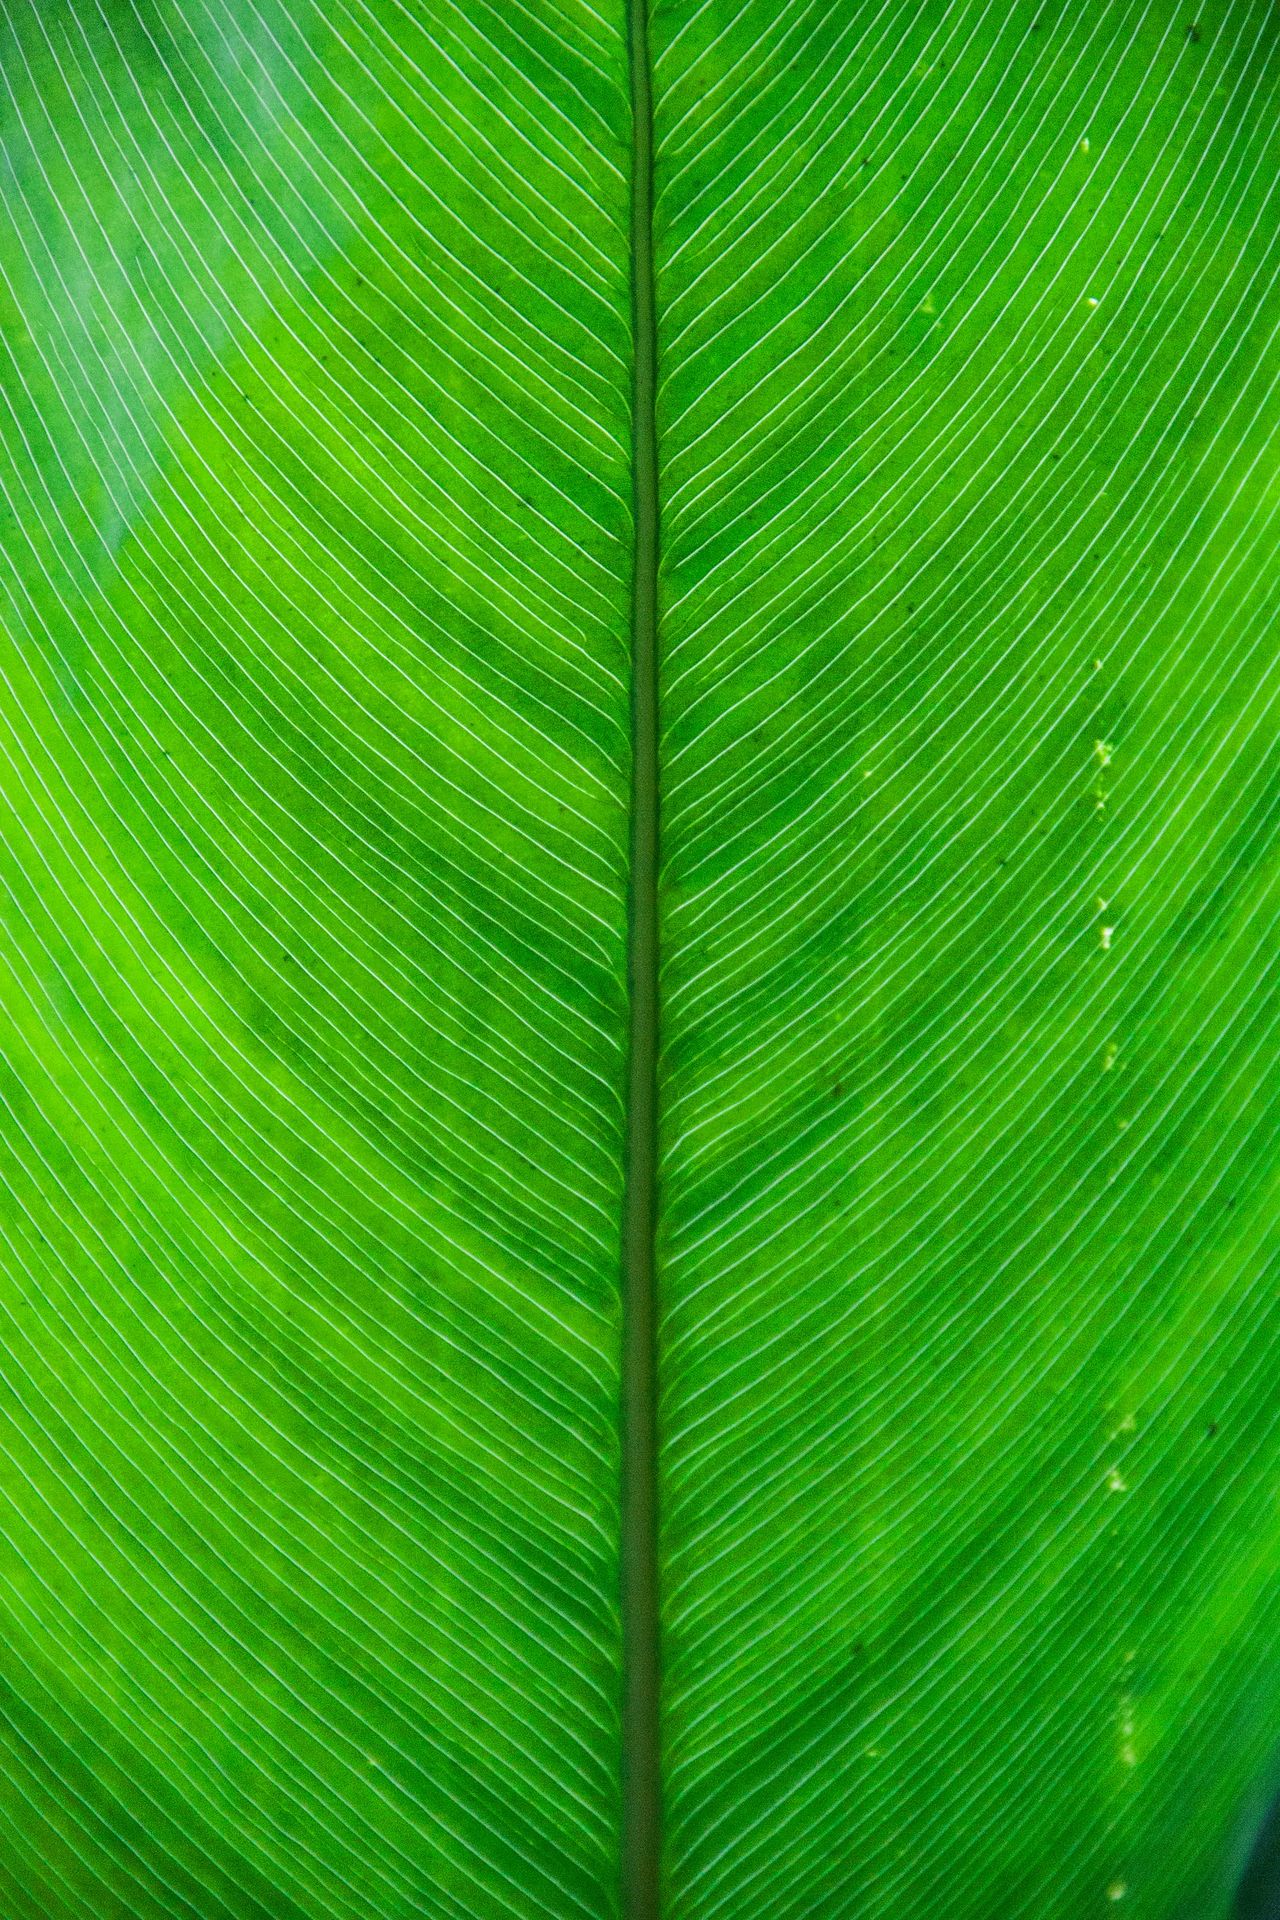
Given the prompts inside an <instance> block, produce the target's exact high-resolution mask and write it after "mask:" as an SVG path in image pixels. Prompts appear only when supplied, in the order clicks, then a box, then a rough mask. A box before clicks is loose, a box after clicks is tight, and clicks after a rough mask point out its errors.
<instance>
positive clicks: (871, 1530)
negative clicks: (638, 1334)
mask: <svg viewBox="0 0 1280 1920" xmlns="http://www.w3.org/2000/svg"><path fill="white" fill-rule="evenodd" d="M1278 43H1280V35H1278V33H1277V18H1276V13H1275V9H1274V7H1273V6H1271V5H1270V4H1269V0H1220V3H1219V4H1213V5H1203V6H1201V7H1200V10H1199V11H1198V12H1194V11H1190V10H1188V9H1186V8H1184V7H1182V6H1177V7H1175V6H1174V5H1172V4H1171V3H1167V0H1155V3H1154V4H1131V0H1108V3H1107V4H1103V5H1097V6H1086V7H1073V8H1065V7H1062V6H1059V5H1056V4H1049V5H1043V6H1033V5H1024V4H1016V5H1011V6H1006V5H996V4H991V5H986V4H981V3H980V0H972V3H971V4H963V5H943V4H936V5H935V4H918V3H916V0H897V3H893V0H890V3H889V4H879V3H878V0H877V3H876V4H871V3H870V0H868V3H867V4H853V3H852V0H850V3H849V4H840V5H837V4H833V0H745V3H743V0H707V3H706V4H702V5H698V4H679V5H677V4H674V0H658V4H657V7H656V16H655V74H656V89H657V107H656V114H657V150H658V154H659V180H658V193H657V208H658V216H659V219H658V236H657V257H658V289H659V308H660V315H661V341H660V352H661V368H662V379H661V400H660V427H661V435H662V460H663V475H664V497H663V511H664V537H665V558H664V573H663V608H664V611H663V702H664V715H665V720H666V727H667V733H666V758H665V765H664V779H665V800H666V816H665V821H664V832H665V848H666V867H665V885H666V908H665V914H666V919H665V941H666V961H665V966H666V975H665V994H666V1002H665V1004H666V1018H667V1029H666V1047H667V1051H666V1079H665V1091H666V1101H667V1111H666V1119H665V1139H664V1169H665V1172H664V1178H665V1216H664V1238H663V1250H662V1258H663V1265H662V1290H663V1299H664V1303H665V1308H664V1338H663V1348H662V1374H663V1380H664V1399H663V1423H664V1429H665V1433H666V1436H667V1451H666V1457H665V1469H664V1482H663V1497H664V1506H665V1536H664V1568H665V1580H666V1602H665V1623H666V1629H667V1635H668V1639H667V1650H668V1664H667V1706H666V1720H665V1740H666V1751H667V1764H668V1778H667V1819H668V1857H667V1876H668V1887H669V1903H668V1909H667V1910H668V1913H669V1915H670V1916H671V1920H746V1917H747V1916H749V1920H817V1917H818V1916H822V1917H823V1920H825V1917H826V1916H830V1920H853V1916H855V1915H856V1916H857V1920H881V1917H883V1920H907V1916H917V1915H918V1916H921V1917H922V1920H923V1916H926V1915H927V1916H929V1917H930V1920H943V1917H944V1916H945V1920H992V1916H996V1915H999V1916H1001V1920H1013V1917H1014V1916H1025V1917H1026V1920H1087V1916H1089V1915H1093V1914H1096V1915H1102V1914H1106V1913H1111V1912H1117V1913H1119V1914H1121V1915H1123V1914H1125V1913H1129V1912H1132V1913H1134V1914H1141V1915H1143V1916H1166V1917H1169V1920H1172V1916H1175V1915H1177V1916H1188V1917H1189V1916H1192V1915H1194V1916H1195V1920H1210V1916H1219V1915H1221V1914H1223V1913H1224V1912H1225V1911H1226V1901H1227V1897H1228V1886H1227V1880H1228V1876H1229V1874H1230V1873H1231V1871H1232V1866H1233V1862H1234V1864H1235V1865H1238V1862H1239V1850H1240V1848H1241V1846H1242V1845H1243V1844H1244V1843H1245V1839H1246V1836H1247V1828H1248V1824H1249V1821H1250V1820H1251V1819H1256V1817H1257V1811H1258V1809H1257V1805H1256V1803H1255V1802H1253V1801H1251V1799H1250V1795H1251V1794H1253V1793H1256V1792H1258V1791H1262V1792H1265V1779H1266V1769H1267V1767H1268V1765H1269V1762H1270V1755H1271V1753H1272V1752H1273V1750H1274V1747H1275V1742H1276V1738H1277V1732H1278V1731H1280V1662H1278V1661H1277V1658H1276V1651H1275V1650H1276V1647H1277V1645H1280V1581H1277V1578H1276V1572H1277V1567H1278V1566H1280V1504H1278V1503H1277V1497H1276V1496H1277V1489H1278V1488H1280V1422H1277V1419H1276V1379H1277V1369H1278V1367H1280V1288H1278V1286H1277V1281H1278V1279H1280V1271H1278V1268H1280V1261H1278V1258H1277V1255H1278V1236H1277V1222H1278V1219H1280V1214H1278V1210H1277V1187H1276V1179H1277V1156H1276V1140H1277V1138H1278V1137H1280V1075H1277V1072H1276V1060H1277V1039H1278V1038H1280V1034H1278V1031H1277V1029H1278V1024H1280V1021H1278V1015H1280V1006H1278V1003H1277V994H1276V984H1275V977H1274V968H1275V960H1276V945H1275V941H1276V914H1277V909H1278V908H1280V856H1278V854H1277V831H1278V830H1280V728H1278V722H1280V649H1278V648H1277V644H1276V632H1277V612H1278V610H1280V566H1278V565H1277V553H1278V551H1280V338H1278V337H1277V328H1278V327H1280V300H1278V298H1277V292H1278V289H1277V277H1278V276H1280V44H1278ZM1251 1808H1252V1811H1251ZM1206 1875H1207V1876H1208V1878H1206Z"/></svg>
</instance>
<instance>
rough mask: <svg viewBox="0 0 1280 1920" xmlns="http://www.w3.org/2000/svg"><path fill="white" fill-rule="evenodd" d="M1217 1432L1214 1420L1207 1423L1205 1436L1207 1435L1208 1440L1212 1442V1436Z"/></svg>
mask: <svg viewBox="0 0 1280 1920" xmlns="http://www.w3.org/2000/svg"><path fill="white" fill-rule="evenodd" d="M1217 1431H1218V1423H1217V1421H1216V1420H1211V1421H1210V1422H1209V1424H1208V1426H1207V1427H1206V1428H1205V1434H1206V1435H1207V1437H1208V1438H1209V1439H1210V1440H1212V1439H1213V1437H1214V1435H1215V1434H1216V1433H1217Z"/></svg>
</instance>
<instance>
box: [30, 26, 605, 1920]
mask: <svg viewBox="0 0 1280 1920" xmlns="http://www.w3.org/2000/svg"><path fill="white" fill-rule="evenodd" d="M623 30H624V22H623V20H622V17H621V14H620V12H618V13H613V14H606V15H605V16H604V17H602V16H601V15H600V13H599V12H598V10H597V9H595V8H593V7H590V6H588V5H585V4H579V0H567V4H562V3H561V0H557V3H556V4H555V5H541V4H539V3H538V0H520V3H519V4H517V5H495V4H490V0H468V3H467V4H465V5H464V4H457V3H455V0H439V3H438V4H432V5H431V6H429V7H428V8H425V9H424V8H420V7H406V6H403V5H401V4H399V0H334V3H333V4H329V5H323V6H322V5H319V4H312V3H311V0H262V4H254V3H253V0H207V4H206V0H189V3H188V0H136V4H135V0H103V4H97V0H84V3H83V4H82V3H81V0H56V3H55V4H53V5H50V4H47V3H46V0H15V4H14V5H13V6H12V7H11V8H9V9H8V10H7V12H6V13H5V16H4V25H3V39H2V41H0V303H2V307H0V324H2V329H3V357H2V359H0V440H2V442H3V451H2V452H0V673H2V674H3V679H2V681H0V689H2V691H0V793H2V799H0V806H2V807H3V812H4V820H5V827H4V833H3V836H2V839H0V919H2V921H3V931H4V937H3V941H2V942H0V1235H2V1236H3V1247H4V1251H3V1255H2V1256H0V1268H2V1274H3V1278H2V1280H0V1344H2V1345H3V1351H4V1362H3V1369H2V1374H3V1400H2V1403H0V1422H2V1426H3V1443H2V1446H0V1459H2V1461H3V1466H2V1469H0V1471H2V1476H3V1477H2V1479H0V1509H2V1518H0V1529H2V1531H3V1534H4V1538H5V1541H6V1552H5V1555H4V1559H3V1565H2V1566H0V1624H2V1629H3V1630H2V1631H0V1643H2V1645H3V1653H0V1832H2V1834H3V1839H2V1841H0V1876H2V1881H0V1906H2V1907H3V1911H4V1913H5V1915H6V1920H9V1916H12V1917H13V1920H27V1917H28V1916H29V1917H30V1920H37V1916H38V1920H63V1916H65V1917H66V1920H116V1917H117V1916H118V1917H119V1920H148V1917H149V1916H155V1917H156V1920H159V1917H160V1916H163V1917H164V1920H175V1916H190V1917H192V1920H215V1916H232V1915H234V1916H237V1920H243V1917H244V1916H249V1915H255V1916H260V1917H261V1920H268V1917H269V1920H300V1916H302V1915H306V1916H308V1920H312V1917H313V1916H314V1917H315V1920H319V1917H320V1916H334V1917H335V1920H337V1917H338V1916H350V1917H351V1920H374V1917H375V1916H392V1915H395V1916H404V1915H408V1914H413V1915H415V1916H419V1915H432V1916H437V1915H438V1916H455V1920H463V1917H464V1916H465V1917H466V1920H477V1916H484V1915H492V1916H494V1917H495V1920H496V1917H497V1916H500V1915H501V1916H510V1915H521V1916H530V1920H532V1917H533V1916H538V1915H542V1916H547V1917H548V1920H550V1917H551V1916H554V1920H567V1917H568V1916H572V1915H575V1914H583V1915H598V1914H602V1913H607V1912H609V1911H611V1910H612V1909H613V1907H614V1905H615V1901H616V1885H617V1873H618V1867H617V1830H618V1784H617V1782H618V1767H617V1697H618V1657H619V1654H618V1628H617V1578H618V1575H617V1529H616V1484H617V1470H618V1468H617V1413H616V1401H617V1364H618V1363H617V1271H618V1211H619V1190H620V1171H619V1169H620V1158H621V1136H622V1070H623V1055H622V1038H621V1036H622V1031H623V1016H624V1000H625V977H624V969H625V926H624V919H625V885H626V862H627V846H626V827H627V820H626V799H625V795H626V775H627V767H628V753H629V745H628V736H627V714H628V704H627V679H628V638H629V636H628V589H629V579H630V473H629V407H630V345H629V329H630V322H629V311H628V278H627V272H626V232H627V179H626V168H627V155H628V151H629V124H630V123H629V102H628V98H627V93H626V88H625V64H624V58H623V56H624V48H625V41H624V37H623Z"/></svg>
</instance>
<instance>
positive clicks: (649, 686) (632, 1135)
mask: <svg viewBox="0 0 1280 1920" xmlns="http://www.w3.org/2000/svg"><path fill="white" fill-rule="evenodd" d="M629 15H630V18H629V35H630V60H631V121H632V148H631V310H632V343H633V355H634V366H635V373H634V386H633V395H632V505H633V518H634V524H635V559H634V565H635V574H634V580H633V585H632V602H631V753H632V759H631V899H630V921H629V924H630V956H629V984H630V1009H631V1021H630V1035H629V1063H628V1086H627V1143H626V1156H627V1158H626V1181H625V1190H624V1201H623V1221H622V1658H623V1680H622V1911H623V1915H624V1920H658V1882H659V1816H660V1795H659V1772H658V1768H659V1740H658V1444H657V1442H658V1423H657V1398H658V1369H657V1282H656V1269H655V1248H654V1236H655V1229H656V1217H657V1158H658V1155H657V1122H658V1087H657V1074H658V434H657V421H656V416H655V387H656V382H657V360H658V342H657V330H656V324H655V319H654V298H653V100H652V83H651V76H650V60H649V0H629Z"/></svg>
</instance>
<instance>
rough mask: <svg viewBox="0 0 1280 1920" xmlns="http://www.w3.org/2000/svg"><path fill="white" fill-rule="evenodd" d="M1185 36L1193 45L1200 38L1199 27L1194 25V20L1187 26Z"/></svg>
mask: <svg viewBox="0 0 1280 1920" xmlns="http://www.w3.org/2000/svg"><path fill="white" fill-rule="evenodd" d="M1187 38H1188V40H1189V41H1190V42H1191V44H1192V46H1193V47H1194V46H1195V45H1196V44H1197V42H1198V41H1199V39H1200V29H1199V27H1198V26H1196V24H1195V22H1194V21H1193V22H1192V24H1191V25H1190V26H1189V27H1188V28H1187Z"/></svg>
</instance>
